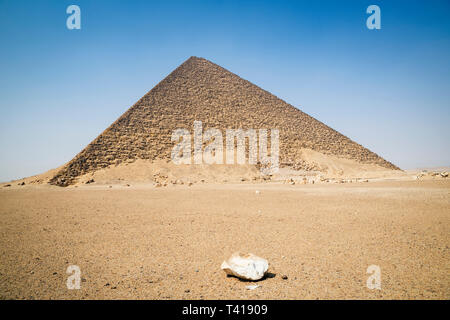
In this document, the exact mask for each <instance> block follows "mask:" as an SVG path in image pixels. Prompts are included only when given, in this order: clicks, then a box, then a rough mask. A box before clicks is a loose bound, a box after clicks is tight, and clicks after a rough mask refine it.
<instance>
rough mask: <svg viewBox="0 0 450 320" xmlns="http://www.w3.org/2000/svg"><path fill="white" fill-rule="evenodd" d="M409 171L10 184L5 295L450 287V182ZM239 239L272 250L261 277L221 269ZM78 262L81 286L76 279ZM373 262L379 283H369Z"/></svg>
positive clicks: (430, 293)
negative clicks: (310, 178)
mask: <svg viewBox="0 0 450 320" xmlns="http://www.w3.org/2000/svg"><path fill="white" fill-rule="evenodd" d="M405 177H406V174H405ZM408 177H409V178H408V179H406V178H396V179H391V180H387V179H381V180H380V179H378V180H377V179H373V180H370V181H369V182H358V183H356V182H353V183H337V182H338V181H336V183H332V182H329V183H315V184H311V183H309V184H305V185H303V184H298V183H297V184H295V185H291V184H286V183H284V182H282V181H271V182H266V183H261V182H258V181H256V182H252V181H245V182H240V183H232V182H230V183H218V182H211V183H201V182H197V183H195V184H193V185H192V186H188V185H187V184H183V185H178V184H177V185H173V184H169V185H168V186H167V187H155V184H154V183H145V182H143V181H141V182H139V181H136V182H134V183H131V182H125V181H121V180H119V181H115V182H114V181H109V182H114V183H111V184H102V183H99V182H95V183H91V184H84V183H80V184H78V185H75V186H71V187H67V188H60V187H56V186H50V185H48V184H29V183H27V184H25V185H23V186H18V185H17V183H11V186H10V187H3V186H2V187H1V189H0V215H1V220H0V221H1V222H0V245H1V254H0V255H1V259H0V298H1V299H144V298H145V299H242V298H245V299H354V298H356V299H421V298H423V299H449V298H450V278H449V276H448V275H449V272H450V259H449V258H450V256H449V245H450V237H449V235H450V227H449V226H450V201H449V200H450V197H449V195H450V182H449V180H448V179H437V178H436V179H434V178H429V179H419V180H413V179H412V178H411V174H410V173H408ZM30 179H31V178H30ZM257 191H258V192H257ZM235 251H240V252H243V253H245V252H251V253H254V254H256V255H258V256H261V257H264V258H265V259H267V260H268V261H269V264H270V266H269V272H270V276H269V277H266V278H265V279H263V280H261V281H259V282H257V284H259V285H260V287H258V288H256V289H255V290H247V289H246V288H245V287H246V286H247V285H249V284H250V283H249V282H244V281H241V280H239V279H238V278H234V277H227V276H226V275H225V273H224V272H223V271H222V270H220V265H221V263H222V261H223V260H225V259H226V258H228V257H229V256H230V255H231V254H232V253H233V252H235ZM69 265H77V266H79V267H80V270H81V277H82V282H81V289H80V290H68V289H67V287H66V280H67V278H68V277H69V275H68V274H66V269H67V267H68V266H69ZM369 265H378V266H380V268H381V286H382V287H381V290H369V289H368V288H367V287H366V280H367V278H368V277H369V274H367V273H366V270H367V267H368V266H369ZM286 277H287V279H283V278H286Z"/></svg>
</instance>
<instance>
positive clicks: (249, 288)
mask: <svg viewBox="0 0 450 320" xmlns="http://www.w3.org/2000/svg"><path fill="white" fill-rule="evenodd" d="M259 287H260V285H258V284H252V285H249V286H245V289H247V290H255V289H256V288H259Z"/></svg>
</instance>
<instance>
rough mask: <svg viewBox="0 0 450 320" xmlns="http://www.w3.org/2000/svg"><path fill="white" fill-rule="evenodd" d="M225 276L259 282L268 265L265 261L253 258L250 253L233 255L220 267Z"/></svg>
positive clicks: (256, 257)
mask: <svg viewBox="0 0 450 320" xmlns="http://www.w3.org/2000/svg"><path fill="white" fill-rule="evenodd" d="M220 268H221V269H222V270H223V271H225V273H226V274H227V275H232V276H235V277H238V278H241V279H245V280H253V281H256V280H260V279H262V278H263V277H264V275H265V273H266V272H267V269H269V263H268V262H267V260H266V259H263V258H260V257H258V256H255V255H254V254H252V253H249V254H246V255H242V256H241V255H240V254H239V253H238V252H236V253H234V254H233V255H232V256H231V257H230V258H229V259H228V260H226V261H224V262H223V263H222V265H221V267H220Z"/></svg>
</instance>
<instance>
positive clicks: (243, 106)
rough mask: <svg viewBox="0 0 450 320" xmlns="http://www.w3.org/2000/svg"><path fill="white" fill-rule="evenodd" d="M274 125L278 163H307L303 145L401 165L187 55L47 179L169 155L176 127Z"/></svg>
mask: <svg viewBox="0 0 450 320" xmlns="http://www.w3.org/2000/svg"><path fill="white" fill-rule="evenodd" d="M194 121H202V123H203V130H206V129H208V128H218V129H221V130H223V132H224V130H226V129H230V128H233V129H234V128H235V129H239V128H241V129H251V128H252V129H259V128H264V129H271V128H276V129H279V132H280V147H279V154H280V165H281V166H282V167H283V166H288V167H289V166H290V167H293V168H296V169H310V168H308V165H309V164H308V163H305V161H304V160H303V159H302V157H301V149H302V148H309V149H312V150H315V151H318V152H320V153H323V154H329V155H334V156H338V157H340V158H345V159H351V160H355V161H357V162H359V163H363V164H376V165H379V166H382V167H385V168H387V169H394V170H397V169H399V168H398V167H396V166H395V165H393V164H392V163H390V162H388V161H386V160H384V159H383V158H381V157H379V156H378V155H377V154H375V153H373V152H371V151H369V150H368V149H366V148H364V147H363V146H361V145H359V144H357V143H356V142H354V141H352V140H350V139H349V138H347V137H345V136H344V135H342V134H340V133H339V132H337V131H335V130H333V129H332V128H330V127H328V126H326V125H325V124H323V123H322V122H320V121H318V120H316V119H314V118H313V117H311V116H309V115H307V114H306V113H304V112H302V111H300V110H299V109H297V108H295V107H293V106H292V105H290V104H288V103H286V102H285V101H283V100H281V99H279V98H277V97H276V96H274V95H272V94H271V93H269V92H267V91H265V90H263V89H261V88H259V87H258V86H256V85H254V84H252V83H250V82H249V81H247V80H244V79H242V78H240V77H239V76H237V75H235V74H233V73H231V72H230V71H228V70H226V69H224V68H222V67H220V66H218V65H216V64H214V63H212V62H210V61H208V60H206V59H203V58H198V57H191V58H189V59H188V60H186V61H185V62H184V63H183V64H181V65H180V66H179V67H178V68H177V69H175V70H174V71H173V72H172V73H171V74H169V75H168V76H167V77H166V78H165V79H163V80H162V81H161V82H160V83H158V84H157V85H156V86H155V87H154V88H153V89H151V90H150V91H149V92H148V93H147V94H145V95H144V96H143V97H142V98H141V99H140V100H139V101H138V102H136V103H135V104H134V105H133V106H132V107H131V108H129V109H128V110H127V111H126V112H125V113H124V114H123V115H122V116H121V117H120V118H119V119H117V120H116V121H115V122H114V123H113V124H112V125H111V126H110V127H109V128H107V129H106V130H105V131H103V132H102V133H101V134H100V135H99V136H98V137H97V138H96V139H95V140H94V141H92V142H91V143H90V144H89V145H88V146H87V147H86V148H85V149H83V150H82V151H81V152H80V153H79V154H78V155H76V156H75V158H73V159H72V160H71V161H69V162H68V163H67V164H66V165H65V166H63V167H62V169H61V170H59V171H58V172H57V173H56V174H55V176H54V177H53V178H52V179H50V181H49V183H50V184H54V185H59V186H68V185H70V184H73V183H74V182H76V180H77V178H78V177H80V176H81V175H84V174H86V173H90V172H94V171H96V170H99V169H102V168H106V167H108V166H111V165H119V164H120V163H123V162H129V161H133V160H136V159H147V160H159V159H170V156H171V151H172V149H173V146H174V142H172V141H171V135H172V132H173V131H174V130H176V129H178V128H189V129H190V130H192V125H193V122H194Z"/></svg>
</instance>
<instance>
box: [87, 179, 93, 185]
mask: <svg viewBox="0 0 450 320" xmlns="http://www.w3.org/2000/svg"><path fill="white" fill-rule="evenodd" d="M94 182H95V181H94V179H89V180H88V181H86V182H85V184H90V183H94Z"/></svg>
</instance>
